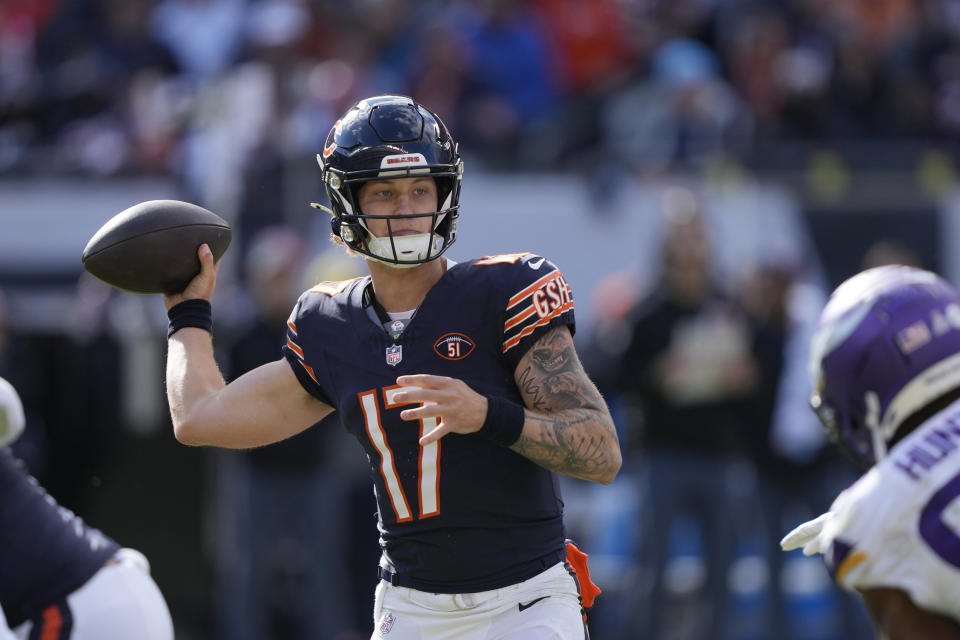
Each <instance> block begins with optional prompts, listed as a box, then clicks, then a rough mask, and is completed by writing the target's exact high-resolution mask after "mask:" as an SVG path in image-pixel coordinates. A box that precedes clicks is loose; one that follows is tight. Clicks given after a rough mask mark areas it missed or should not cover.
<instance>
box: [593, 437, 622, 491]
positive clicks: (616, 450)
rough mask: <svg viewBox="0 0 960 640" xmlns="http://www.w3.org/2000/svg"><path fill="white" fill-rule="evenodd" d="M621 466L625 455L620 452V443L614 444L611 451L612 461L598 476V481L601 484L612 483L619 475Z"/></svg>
mask: <svg viewBox="0 0 960 640" xmlns="http://www.w3.org/2000/svg"><path fill="white" fill-rule="evenodd" d="M621 466H623V455H622V454H621V453H620V445H618V444H614V446H613V449H612V450H611V451H610V461H609V463H608V464H607V465H605V467H604V469H603V472H602V473H601V474H600V475H599V477H598V478H597V482H598V483H599V484H610V483H611V482H613V481H614V479H615V478H616V477H617V474H618V473H619V472H620V467H621Z"/></svg>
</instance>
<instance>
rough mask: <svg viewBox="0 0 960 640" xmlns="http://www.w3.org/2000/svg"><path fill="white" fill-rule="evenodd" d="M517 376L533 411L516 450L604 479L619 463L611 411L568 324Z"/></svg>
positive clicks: (554, 467) (536, 349)
mask: <svg viewBox="0 0 960 640" xmlns="http://www.w3.org/2000/svg"><path fill="white" fill-rule="evenodd" d="M516 381H517V387H518V388H519V390H520V394H521V395H522V396H523V400H524V403H525V404H526V407H527V409H528V410H529V411H528V412H527V423H526V425H527V428H525V429H524V433H523V435H522V436H521V437H520V439H519V440H518V441H517V442H516V443H515V444H514V445H513V447H512V448H513V450H514V451H516V452H517V453H519V454H521V455H523V456H525V457H527V458H530V459H531V460H533V461H534V462H537V463H538V464H540V465H542V466H544V467H546V468H547V469H550V470H551V471H557V472H559V473H564V474H568V475H571V476H574V477H578V478H583V479H586V480H597V479H602V478H604V477H605V476H607V475H608V474H609V472H610V469H611V468H613V469H614V472H615V470H616V468H619V465H620V449H619V444H618V443H617V436H616V430H615V428H614V426H613V420H612V419H611V418H610V412H609V410H608V409H607V405H606V403H605V402H604V400H603V398H602V397H601V395H600V392H599V391H597V388H596V386H594V384H593V383H592V382H591V381H590V379H589V377H588V376H587V374H586V372H585V371H584V370H583V366H582V365H581V364H580V360H579V358H578V357H577V354H576V351H575V349H574V346H573V340H572V338H571V337H570V333H569V331H568V330H567V329H566V328H565V327H557V328H556V329H554V330H552V331H550V332H548V333H547V334H546V335H544V336H543V337H542V338H540V340H538V341H537V343H536V344H535V345H534V346H533V347H532V348H531V349H530V351H528V352H527V354H526V355H525V356H524V357H523V359H522V360H521V361H520V364H519V366H518V367H517V373H516ZM610 477H611V478H612V476H610Z"/></svg>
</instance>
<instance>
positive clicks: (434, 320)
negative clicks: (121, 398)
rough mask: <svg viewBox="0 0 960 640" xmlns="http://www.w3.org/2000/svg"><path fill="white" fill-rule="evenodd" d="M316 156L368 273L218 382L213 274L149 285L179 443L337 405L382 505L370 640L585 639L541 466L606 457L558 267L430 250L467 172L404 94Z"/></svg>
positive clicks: (596, 399) (604, 417) (611, 472)
mask: <svg viewBox="0 0 960 640" xmlns="http://www.w3.org/2000/svg"><path fill="white" fill-rule="evenodd" d="M318 160H319V161H320V163H321V166H322V169H323V173H322V176H323V182H324V185H325V187H326V190H327V195H328V196H329V198H330V204H331V208H332V210H331V211H330V212H331V213H332V215H333V219H332V223H333V235H334V237H335V239H336V241H338V242H340V243H343V244H345V245H346V246H347V247H348V248H349V250H350V251H353V252H355V253H359V254H361V255H363V256H364V257H365V258H366V262H367V266H368V268H369V271H370V275H369V276H365V277H362V278H356V279H353V280H347V281H343V282H328V283H322V284H320V285H318V286H316V287H314V288H312V289H310V290H309V291H307V292H305V293H304V294H303V295H302V296H301V297H300V300H299V301H298V302H297V304H296V306H295V307H294V309H293V312H292V313H291V314H290V317H289V319H288V321H287V326H288V332H287V342H286V346H285V347H284V357H283V358H281V359H279V360H277V361H274V362H272V363H269V364H266V365H262V366H260V367H258V368H257V369H254V370H253V371H251V372H249V373H247V374H246V375H243V376H241V377H239V378H237V379H236V380H234V381H232V382H231V383H230V384H228V385H227V384H225V383H224V380H223V378H222V376H221V375H220V372H219V370H218V369H217V363H216V362H215V360H214V357H213V349H212V341H211V335H210V333H209V332H208V331H206V330H204V329H209V328H210V326H211V312H210V305H209V300H210V298H211V297H212V295H213V292H214V288H215V284H216V273H217V268H216V267H215V265H214V263H213V258H212V254H211V252H210V251H209V248H208V247H206V246H205V245H204V246H203V247H201V248H200V251H199V256H200V259H201V263H202V270H201V273H200V274H199V275H198V276H197V277H196V278H194V280H193V281H192V282H191V283H190V284H189V285H188V286H187V288H186V289H185V290H184V291H183V292H182V293H180V294H176V295H172V296H167V297H166V298H165V303H166V305H167V308H168V309H169V317H170V329H169V333H168V336H169V340H168V347H169V351H168V359H167V391H168V399H169V403H170V410H171V414H172V418H173V424H174V429H175V432H176V436H177V439H178V440H180V441H181V442H184V443H187V444H194V445H215V446H221V447H230V448H247V447H256V446H259V445H264V444H268V443H271V442H276V441H278V440H282V439H284V438H287V437H290V436H292V435H294V434H296V433H298V432H300V431H302V430H304V429H306V428H307V427H309V426H310V425H313V424H315V423H316V422H317V421H318V420H320V419H321V418H323V417H324V416H326V415H328V414H330V413H331V412H333V411H337V412H338V413H339V416H340V420H341V422H342V424H343V425H344V426H345V427H346V428H347V429H348V430H350V431H351V432H352V433H353V434H354V435H355V436H356V437H357V438H358V440H359V441H360V443H361V444H362V446H363V447H364V450H365V451H366V454H367V458H368V461H369V463H370V472H371V475H372V479H373V482H374V487H375V493H376V496H377V500H378V507H379V509H378V511H379V523H378V526H379V530H380V534H381V537H380V540H381V547H382V550H383V556H382V559H381V562H380V566H379V567H378V569H377V571H378V575H379V576H380V578H381V582H380V583H379V586H378V588H377V592H376V600H375V605H374V624H375V629H374V637H389V638H390V639H391V640H414V639H419V638H451V639H452V638H457V639H458V640H470V639H473V638H476V639H478V640H479V639H480V638H484V639H491V640H492V639H494V638H504V639H506V638H516V639H519V638H523V639H524V640H529V639H532V640H537V639H547V638H559V639H571V640H572V639H574V638H576V639H582V638H584V637H586V635H587V632H586V627H585V624H584V618H583V608H584V607H589V606H590V604H591V603H592V600H593V596H594V595H595V594H596V588H595V586H592V583H590V581H589V577H588V576H587V575H586V565H585V562H582V560H583V556H582V554H580V553H579V552H578V551H577V550H576V549H575V548H571V547H569V546H567V544H566V542H565V531H564V525H563V503H562V499H561V496H560V491H559V486H558V483H557V478H556V477H555V476H554V475H553V473H552V472H558V473H564V474H567V475H570V476H573V477H577V478H581V479H584V480H590V481H594V482H600V483H609V482H611V481H612V480H613V478H614V476H615V475H616V473H617V471H618V470H619V468H620V463H621V455H620V448H619V444H618V441H617V436H616V431H615V429H614V425H613V421H612V419H611V417H610V413H609V410H608V409H607V406H606V403H605V402H604V400H603V398H602V397H601V396H600V394H599V392H598V391H597V390H596V387H595V386H594V385H593V383H592V382H591V381H590V379H589V378H588V377H587V375H586V374H585V373H584V371H583V368H582V366H581V365H580V361H579V359H578V357H577V354H576V351H575V349H574V345H573V339H572V334H573V329H574V317H573V300H572V297H571V292H570V288H569V286H568V285H567V283H566V281H565V280H564V278H563V274H562V273H561V272H560V270H559V269H558V268H557V267H555V266H554V265H553V264H552V263H550V262H548V261H547V260H546V259H545V258H543V257H540V256H536V255H531V254H511V255H499V256H487V257H483V258H479V259H474V260H468V261H465V262H461V263H455V262H454V261H453V260H450V259H448V258H446V257H444V256H442V254H443V253H444V252H445V251H446V250H447V249H448V248H449V246H450V245H451V244H452V243H453V241H454V240H455V237H456V229H457V223H458V219H459V204H458V201H459V191H460V180H461V176H462V166H463V165H462V162H461V160H460V156H459V153H458V151H457V145H456V143H455V142H454V141H453V139H452V138H451V136H450V134H449V132H448V131H447V129H446V127H445V125H444V124H443V123H442V122H441V121H440V119H439V118H438V117H437V116H436V115H435V114H434V113H432V112H431V111H429V110H428V109H426V108H425V107H423V106H421V105H419V104H417V103H415V102H414V101H413V100H411V99H410V98H406V97H402V96H377V97H373V98H369V99H365V100H361V101H360V102H358V103H357V104H355V105H354V106H353V107H351V108H350V109H349V110H348V111H347V113H345V114H344V115H343V116H342V117H341V118H340V119H339V120H338V121H337V122H336V123H335V125H334V127H333V129H332V130H331V131H330V134H329V135H328V137H327V140H326V144H325V147H324V149H323V153H322V155H321V156H318ZM545 222H548V221H545ZM304 508H309V505H304ZM332 526H336V523H334V524H332ZM331 552H333V553H335V552H336V551H335V550H333V551H331ZM571 565H573V566H574V567H577V566H579V568H578V569H577V571H574V570H573V569H572V568H571ZM372 570H373V568H372V567H371V571H372Z"/></svg>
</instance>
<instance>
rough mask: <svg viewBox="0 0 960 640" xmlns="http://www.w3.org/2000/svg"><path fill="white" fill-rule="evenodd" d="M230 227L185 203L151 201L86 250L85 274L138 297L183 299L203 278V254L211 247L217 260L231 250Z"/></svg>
mask: <svg viewBox="0 0 960 640" xmlns="http://www.w3.org/2000/svg"><path fill="white" fill-rule="evenodd" d="M231 237H232V231H231V229H230V225H229V223H227V221H226V220H224V219H223V218H221V217H220V216H218V215H217V214H215V213H213V212H211V211H208V210H207V209H204V208H203V207H200V206H197V205H195V204H191V203H189V202H181V201H180V200H148V201H146V202H141V203H140V204H137V205H134V206H132V207H130V208H129V209H125V210H123V211H121V212H120V213H118V214H117V215H115V216H114V217H112V218H111V219H110V220H108V221H107V222H106V224H104V225H103V226H102V227H100V229H99V230H98V231H97V232H96V233H95V234H94V235H93V237H92V238H90V242H88V243H87V247H86V248H85V249H84V250H83V256H82V257H81V262H82V263H83V267H84V269H86V270H87V271H88V272H90V273H91V274H93V275H94V276H96V277H97V278H99V279H100V280H103V281H104V282H106V283H107V284H109V285H111V286H113V287H116V288H117V289H121V290H123V291H131V292H134V293H167V294H171V293H178V292H180V291H183V290H184V288H185V287H186V286H187V284H188V283H189V282H190V280H191V279H193V277H194V276H195V275H197V274H198V273H200V259H199V258H198V257H197V249H198V248H199V247H200V245H201V244H203V243H207V244H208V245H210V249H211V251H213V257H214V260H219V259H220V257H221V256H222V255H223V254H224V252H225V251H226V250H227V247H228V246H230V240H231Z"/></svg>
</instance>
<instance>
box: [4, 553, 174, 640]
mask: <svg viewBox="0 0 960 640" xmlns="http://www.w3.org/2000/svg"><path fill="white" fill-rule="evenodd" d="M111 560H112V561H111V562H109V563H107V564H106V565H104V566H103V567H102V568H101V569H100V570H99V571H97V572H96V573H95V574H93V577H92V578H90V579H89V580H87V581H86V582H85V583H84V585H83V586H82V587H80V588H79V589H77V590H76V591H74V592H73V593H71V594H70V595H68V596H67V605H68V606H69V607H70V616H71V618H72V621H71V624H72V626H73V632H72V633H71V634H70V636H69V638H70V640H132V639H133V638H136V639H137V640H173V621H172V620H171V618H170V610H169V609H168V608H167V603H166V601H165V600H164V599H163V595H162V594H161V593H160V589H159V588H158V587H157V584H156V583H155V582H154V581H153V578H151V577H150V564H149V563H148V562H147V559H146V558H145V557H144V555H143V554H142V553H140V552H139V551H136V550H134V549H121V550H120V551H118V552H117V554H116V555H115V556H114V557H113V558H112V559H111ZM32 629H33V623H32V622H30V621H27V622H24V623H23V624H21V625H20V626H19V627H17V628H16V629H14V632H15V635H16V637H17V638H19V640H27V638H28V637H29V635H30V631H31V630H32ZM0 637H2V636H0ZM42 637H47V636H42ZM52 637H54V638H60V637H61V636H60V635H53V636H52Z"/></svg>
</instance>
